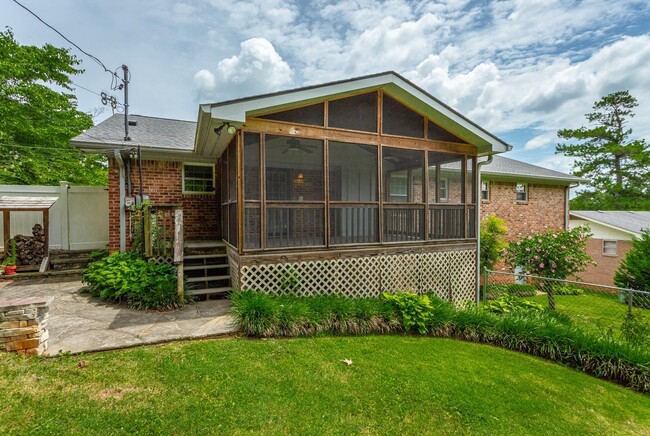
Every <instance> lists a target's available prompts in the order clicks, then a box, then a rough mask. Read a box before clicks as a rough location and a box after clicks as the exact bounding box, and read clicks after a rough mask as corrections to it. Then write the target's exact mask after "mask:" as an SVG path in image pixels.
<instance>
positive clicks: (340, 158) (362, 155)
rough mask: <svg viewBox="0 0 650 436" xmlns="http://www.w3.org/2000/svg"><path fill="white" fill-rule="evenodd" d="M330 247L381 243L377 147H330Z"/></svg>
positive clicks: (332, 145) (341, 143) (331, 143)
mask: <svg viewBox="0 0 650 436" xmlns="http://www.w3.org/2000/svg"><path fill="white" fill-rule="evenodd" d="M328 152H329V188H328V189H329V196H330V198H329V199H330V218H329V226H330V244H332V245H336V244H364V243H376V242H379V195H378V190H377V155H378V151H377V146H374V145H364V144H349V143H343V142H333V141H331V142H330V143H329V150H328Z"/></svg>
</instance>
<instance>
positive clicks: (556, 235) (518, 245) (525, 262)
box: [503, 226, 591, 279]
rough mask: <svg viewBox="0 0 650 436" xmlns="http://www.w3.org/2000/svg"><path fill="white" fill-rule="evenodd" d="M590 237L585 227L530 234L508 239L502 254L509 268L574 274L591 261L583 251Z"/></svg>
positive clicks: (562, 275) (557, 275) (541, 273)
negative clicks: (515, 239)
mask: <svg viewBox="0 0 650 436" xmlns="http://www.w3.org/2000/svg"><path fill="white" fill-rule="evenodd" d="M590 236H591V232H590V231H589V228H588V227H586V226H581V227H576V228H575V229H573V230H564V231H562V230H547V231H544V232H539V233H531V234H530V235H527V236H524V237H522V238H521V239H520V240H519V241H516V242H511V243H510V244H509V245H508V248H505V249H504V250H503V257H504V260H505V263H506V265H508V267H509V268H510V269H511V270H514V268H515V267H517V266H520V267H522V268H523V270H524V271H525V272H526V274H527V275H536V276H542V277H552V278H557V279H566V278H567V277H577V274H578V273H580V272H582V271H584V270H585V268H586V267H587V265H588V264H589V263H591V258H590V257H589V256H588V255H587V253H586V252H585V245H586V244H587V239H588V238H589V237H590Z"/></svg>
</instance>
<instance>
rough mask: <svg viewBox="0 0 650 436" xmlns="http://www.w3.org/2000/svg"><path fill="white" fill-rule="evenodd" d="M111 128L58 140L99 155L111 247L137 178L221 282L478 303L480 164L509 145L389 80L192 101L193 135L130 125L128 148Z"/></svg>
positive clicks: (148, 121)
mask: <svg viewBox="0 0 650 436" xmlns="http://www.w3.org/2000/svg"><path fill="white" fill-rule="evenodd" d="M123 120H124V119H123V117H121V116H113V117H111V118H109V119H108V120H106V121H104V122H102V123H100V124H99V125H97V126H95V127H93V128H91V129H90V130H89V131H88V132H86V133H84V134H81V135H79V136H78V137H76V138H74V139H73V140H72V141H71V142H72V144H73V145H75V146H77V147H79V148H81V149H83V150H85V151H88V152H101V153H105V152H106V151H107V150H109V202H110V212H109V214H110V217H109V220H110V229H111V233H110V247H111V249H112V250H118V249H125V248H126V247H127V245H128V239H129V238H128V237H127V236H128V235H126V232H127V228H128V222H129V220H130V213H129V212H128V211H127V210H126V209H125V208H124V205H123V202H124V201H125V199H128V198H129V197H136V198H137V196H138V194H139V193H140V192H139V186H140V183H141V184H142V186H143V193H144V194H146V195H147V196H148V198H149V199H150V200H151V201H152V202H153V203H166V204H176V205H181V206H182V208H183V212H184V235H185V239H186V240H192V239H215V240H221V239H223V240H224V241H225V242H226V244H227V251H228V259H229V263H230V276H231V279H232V285H233V287H236V288H252V289H258V290H264V291H279V292H285V291H287V290H291V291H293V292H295V293H297V294H298V295H313V294H329V293H339V294H343V295H354V296H371V295H375V296H376V295H378V294H379V293H380V292H381V291H393V290H396V289H399V290H404V291H406V290H410V291H417V292H425V291H429V290H433V291H435V292H436V293H438V294H439V295H440V296H442V297H444V298H449V299H452V300H454V301H464V300H467V299H474V298H475V295H476V286H477V279H476V249H477V240H476V222H477V220H476V217H477V198H478V195H479V193H478V182H477V180H476V179H477V178H476V172H477V158H478V157H480V156H489V155H493V154H495V153H502V152H505V151H508V150H509V149H510V146H509V145H507V144H506V143H504V142H503V141H502V140H500V139H498V138H497V137H495V136H494V135H492V134H490V133H489V132H487V131H486V130H484V129H483V128H481V127H480V126H478V125H476V124H475V123H473V122H471V121H470V120H468V119H467V118H465V117H463V116H462V115H460V114H459V113H457V112H455V111H454V110H452V109H451V108H449V107H448V106H446V105H445V104H444V103H442V102H440V101H439V100H437V99H435V98H434V97H432V96H431V95H429V94H428V93H426V92H425V91H423V90H422V89H420V88H418V87H417V86H415V85H414V84H412V83H411V82H409V81H407V80H406V79H404V78H403V77H401V76H399V75H398V74H395V73H392V72H388V73H381V74H376V75H371V76H366V77H361V78H356V79H351V80H344V81H340V82H334V83H328V84H324V85H317V86H310V87H306V88H300V89H295V90H290V91H285V92H278V93H274V94H267V95H261V96H255V97H249V98H243V99H238V100H232V101H227V102H222V103H215V104H204V105H201V106H200V109H199V118H198V123H196V124H195V123H192V122H186V121H177V120H165V119H160V118H152V117H144V116H137V115H133V116H130V117H129V121H130V122H131V124H132V126H130V132H129V136H130V138H131V140H130V141H125V140H124V136H125V135H124V132H123V131H122V126H123V122H124V121H123ZM138 146H139V148H141V152H142V174H143V175H142V180H140V179H139V177H138V173H139V168H138V160H137V159H135V157H136V153H137V148H138ZM495 180H496V179H495ZM495 183H496V182H495ZM531 183H532V182H531ZM535 183H536V182H535ZM540 183H542V182H540ZM536 186H537V185H530V190H531V191H530V192H531V198H532V196H533V192H535V190H536V189H537V188H536ZM540 186H541V185H540ZM533 188H534V189H533ZM562 192H564V191H562ZM535 195H536V194H535Z"/></svg>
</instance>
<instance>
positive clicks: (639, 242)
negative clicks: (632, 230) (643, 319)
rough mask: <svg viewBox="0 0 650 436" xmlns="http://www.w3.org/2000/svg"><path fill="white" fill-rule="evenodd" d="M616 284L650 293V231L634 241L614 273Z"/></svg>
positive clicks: (646, 231) (645, 231) (644, 232)
mask: <svg viewBox="0 0 650 436" xmlns="http://www.w3.org/2000/svg"><path fill="white" fill-rule="evenodd" d="M614 284H616V286H619V287H621V288H629V289H636V290H639V291H649V292H650V230H648V229H646V230H644V231H643V232H642V233H641V238H634V239H633V240H632V248H631V249H630V251H628V252H627V254H626V255H625V259H623V261H622V262H621V264H620V265H619V267H618V269H617V270H616V272H615V273H614ZM649 307H650V306H649Z"/></svg>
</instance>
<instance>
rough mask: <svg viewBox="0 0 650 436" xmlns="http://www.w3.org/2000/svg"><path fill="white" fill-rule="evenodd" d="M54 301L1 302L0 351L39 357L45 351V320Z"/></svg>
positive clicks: (22, 300)
mask: <svg viewBox="0 0 650 436" xmlns="http://www.w3.org/2000/svg"><path fill="white" fill-rule="evenodd" d="M53 300H54V297H30V298H18V299H15V300H0V350H2V351H9V352H15V353H18V354H25V355H28V356H38V355H41V354H43V353H44V352H45V350H47V340H48V337H49V332H48V330H47V318H48V311H49V305H50V303H52V301H53Z"/></svg>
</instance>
